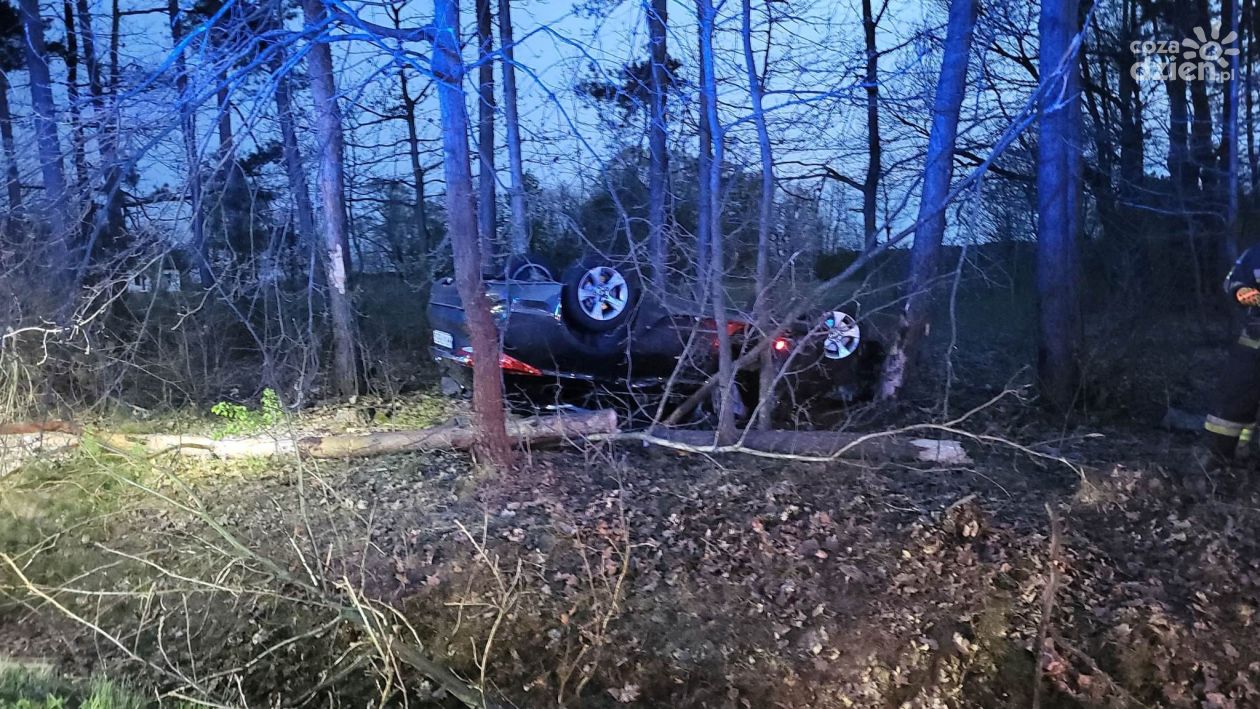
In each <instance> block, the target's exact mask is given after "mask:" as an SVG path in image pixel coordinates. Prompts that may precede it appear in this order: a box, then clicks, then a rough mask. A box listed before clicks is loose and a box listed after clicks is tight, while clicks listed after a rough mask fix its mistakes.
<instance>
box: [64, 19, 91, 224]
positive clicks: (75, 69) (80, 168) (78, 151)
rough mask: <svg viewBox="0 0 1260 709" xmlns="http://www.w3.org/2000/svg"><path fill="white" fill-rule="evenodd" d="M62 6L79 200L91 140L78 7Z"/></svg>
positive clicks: (85, 188)
mask: <svg viewBox="0 0 1260 709" xmlns="http://www.w3.org/2000/svg"><path fill="white" fill-rule="evenodd" d="M61 6H62V15H63V17H62V19H63V22H64V23H65V61H66V109H67V113H69V114H70V140H71V143H72V144H71V146H70V157H71V164H73V165H74V190H73V195H74V200H73V201H74V202H76V203H77V202H78V201H79V200H81V199H83V198H84V197H85V196H86V195H87V194H88V186H87V183H88V166H87V147H86V145H87V140H86V139H85V138H84V133H83V107H82V104H81V103H80V102H79V38H78V33H77V32H76V31H75V27H74V7H73V6H72V5H71V4H70V0H65V1H64V2H63V3H62V5H61ZM75 211H76V212H77V211H78V210H75ZM82 227H83V225H82V224H80V228H79V229H78V230H76V231H77V233H76V237H77V238H79V239H80V241H78V242H76V243H75V248H76V249H77V248H79V247H80V246H82V241H81V238H82V236H83V233H82V232H83V229H82Z"/></svg>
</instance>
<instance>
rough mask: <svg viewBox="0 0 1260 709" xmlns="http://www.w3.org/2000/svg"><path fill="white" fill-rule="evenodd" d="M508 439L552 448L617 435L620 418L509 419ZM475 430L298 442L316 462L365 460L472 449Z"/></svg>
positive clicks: (598, 414) (597, 414) (451, 427)
mask: <svg viewBox="0 0 1260 709" xmlns="http://www.w3.org/2000/svg"><path fill="white" fill-rule="evenodd" d="M507 432H508V437H509V438H513V439H515V440H516V442H517V444H519V445H549V444H554V443H563V442H565V441H572V440H575V439H578V438H585V437H587V436H591V435H594V434H597V433H604V434H607V433H616V432H617V414H616V412H614V411H613V410H611V409H604V410H601V411H592V412H589V413H574V414H562V415H558V416H536V417H533V418H527V419H509V420H508V422H507ZM475 439H476V436H475V434H474V432H473V429H472V427H470V426H466V425H455V424H448V425H445V426H438V427H436V428H426V429H421V430H418V431H381V432H377V433H362V434H339V435H334V436H312V437H308V438H303V439H301V440H299V441H298V442H297V448H298V452H299V453H301V454H302V455H305V456H310V457H312V458H361V457H366V456H373V455H383V454H385V453H402V452H407V451H421V450H434V449H449V448H459V449H466V448H471V447H472V445H473V443H474V441H475Z"/></svg>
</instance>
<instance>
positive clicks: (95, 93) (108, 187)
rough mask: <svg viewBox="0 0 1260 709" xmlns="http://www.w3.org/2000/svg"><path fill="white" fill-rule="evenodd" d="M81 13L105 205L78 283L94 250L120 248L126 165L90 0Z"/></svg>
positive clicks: (83, 1)
mask: <svg viewBox="0 0 1260 709" xmlns="http://www.w3.org/2000/svg"><path fill="white" fill-rule="evenodd" d="M76 7H77V10H78V13H79V35H80V36H81V37H82V40H83V64H84V67H85V68H86V69H87V74H88V92H89V93H90V94H91V97H92V116H93V118H94V119H95V122H96V140H97V145H99V146H100V151H101V172H102V173H103V176H104V179H103V181H102V183H101V197H102V201H103V204H102V205H100V206H99V207H95V208H94V209H93V217H92V228H91V233H90V235H89V237H88V241H87V247H86V248H85V249H84V251H83V259H82V261H81V262H80V264H79V272H78V273H77V274H76V284H79V283H82V282H83V279H84V278H85V276H86V273H87V267H88V265H89V264H90V262H91V259H92V258H93V253H94V251H95V250H96V249H97V248H98V247H100V248H101V249H103V250H105V251H106V252H108V253H111V254H112V253H115V252H117V251H118V248H119V244H118V240H119V239H120V238H121V235H122V231H123V204H122V177H123V168H122V165H121V164H120V163H119V160H118V121H117V120H116V117H114V116H112V115H111V112H110V111H109V109H108V107H107V106H106V101H105V85H104V80H103V77H102V76H101V64H100V59H99V57H97V56H96V33H95V32H94V31H93V29H92V14H91V10H90V8H89V7H88V0H76Z"/></svg>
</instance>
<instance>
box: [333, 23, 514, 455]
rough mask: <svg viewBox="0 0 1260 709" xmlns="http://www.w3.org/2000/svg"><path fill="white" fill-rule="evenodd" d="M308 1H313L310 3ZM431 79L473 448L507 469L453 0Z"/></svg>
mask: <svg viewBox="0 0 1260 709" xmlns="http://www.w3.org/2000/svg"><path fill="white" fill-rule="evenodd" d="M312 1H313V0H312ZM433 6H434V7H433V9H434V12H433V25H434V27H435V37H434V40H433V76H434V79H435V80H436V81H437V82H438V90H437V93H438V106H439V110H440V113H441V122H442V148H443V155H444V160H443V161H442V165H443V173H444V175H445V177H446V218H447V232H448V233H449V234H450V239H451V251H452V252H453V254H454V257H455V286H456V289H457V290H458V291H459V297H460V301H461V302H462V303H463V305H464V312H465V313H466V314H467V317H468V334H469V336H470V338H471V340H472V346H473V352H474V355H473V357H474V366H473V413H474V414H475V417H476V427H477V436H478V441H479V443H478V446H477V448H478V449H479V450H480V452H481V453H482V454H484V455H485V456H486V457H487V459H488V460H489V461H490V462H491V463H492V464H493V465H496V466H498V467H499V468H500V469H505V468H507V467H509V466H510V465H511V464H512V457H513V456H512V447H511V445H510V443H509V441H508V436H507V428H506V423H505V417H504V411H503V375H502V372H501V371H500V370H499V333H498V331H497V330H496V329H495V325H494V320H493V319H492V318H491V316H490V303H489V302H488V301H487V299H486V291H485V285H484V284H483V283H482V281H481V248H480V244H479V243H478V239H477V218H476V209H475V206H474V204H473V201H474V200H473V186H472V170H471V169H470V168H469V154H468V153H469V151H468V113H467V108H466V106H465V104H464V62H463V59H462V58H461V57H460V40H459V3H458V0H434V2H433Z"/></svg>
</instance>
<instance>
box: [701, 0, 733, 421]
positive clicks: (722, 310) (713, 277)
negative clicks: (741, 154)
mask: <svg viewBox="0 0 1260 709" xmlns="http://www.w3.org/2000/svg"><path fill="white" fill-rule="evenodd" d="M696 15H697V19H698V21H699V32H700V64H701V66H702V67H703V70H702V76H703V81H702V82H701V85H700V94H701V95H702V96H703V97H704V100H703V104H704V108H705V112H706V115H705V116H704V120H705V122H707V123H708V128H709V130H708V133H709V136H710V139H711V144H712V146H713V157H712V158H711V159H710V160H709V161H708V163H709V164H708V168H709V170H708V173H707V174H702V175H701V178H700V179H701V180H703V181H705V182H706V183H707V187H708V204H707V205H702V207H701V208H702V209H703V208H705V207H707V208H708V213H709V237H710V242H709V251H710V254H709V283H710V287H711V288H710V289H711V292H712V299H713V300H712V303H713V320H714V322H715V323H716V325H715V327H716V329H717V341H718V386H719V387H720V392H721V393H720V395H719V397H718V400H719V405H718V423H717V441H718V443H730V442H731V441H733V440H734V439H735V403H736V402H735V397H737V396H738V395H739V394H738V392H736V390H735V368H734V367H733V366H732V364H733V360H732V356H731V355H732V353H731V334H730V331H729V330H728V329H727V324H728V320H727V312H726V277H725V276H726V255H725V252H726V244H725V243H724V242H725V237H724V236H723V234H722V200H721V194H722V158H723V152H724V147H725V145H724V143H725V140H726V136H725V131H724V129H723V128H722V124H721V122H720V121H719V120H718V108H717V80H716V76H717V75H716V68H715V61H714V56H713V34H714V31H715V29H716V23H717V10H716V8H715V7H714V6H713V0H696Z"/></svg>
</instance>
